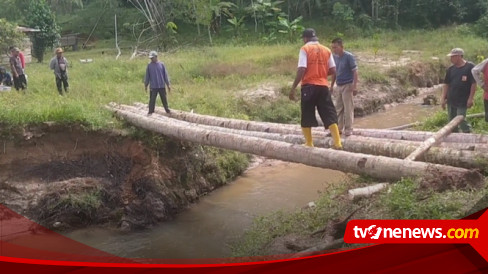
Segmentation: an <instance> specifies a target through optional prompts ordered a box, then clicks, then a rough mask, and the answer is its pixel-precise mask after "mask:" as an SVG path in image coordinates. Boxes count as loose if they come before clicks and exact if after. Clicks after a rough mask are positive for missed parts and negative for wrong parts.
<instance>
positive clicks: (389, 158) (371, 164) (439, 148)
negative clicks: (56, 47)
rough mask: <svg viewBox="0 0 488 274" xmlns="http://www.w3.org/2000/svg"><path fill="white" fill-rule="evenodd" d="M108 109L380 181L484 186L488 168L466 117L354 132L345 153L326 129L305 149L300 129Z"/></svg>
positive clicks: (184, 136)
mask: <svg viewBox="0 0 488 274" xmlns="http://www.w3.org/2000/svg"><path fill="white" fill-rule="evenodd" d="M107 108H108V109H109V110H111V111H112V112H114V114H115V115H116V116H117V117H120V118H123V119H124V120H125V121H127V122H128V123H130V124H133V125H135V126H137V127H139V128H143V129H145V130H149V131H152V132H156V133H160V134H163V135H165V136H168V137H172V138H176V139H179V140H183V141H187V142H194V143H199V144H202V145H209V146H214V147H218V148H223V149H230V150H236V151H240V152H244V153H251V154H255V155H260V156H264V157H269V158H274V159H278V160H283V161H288V162H296V163H302V164H305V165H310V166H314V167H322V168H328V169H334V170H339V171H343V172H350V173H355V174H360V175H367V176H371V177H374V178H377V179H380V180H399V179H401V178H420V179H422V180H423V181H424V182H427V183H442V184H443V185H446V184H448V185H452V186H457V187H466V186H471V187H481V186H482V185H483V184H484V180H485V179H484V176H483V175H482V174H481V173H480V170H484V171H486V170H487V169H488V135H483V134H460V133H451V131H452V129H453V128H454V127H455V126H457V124H459V123H460V122H461V121H462V119H463V117H462V116H459V117H456V118H455V119H454V120H453V121H451V122H450V123H449V124H448V125H447V126H446V127H444V128H442V129H441V130H440V131H438V132H436V133H433V132H420V131H398V130H378V129H355V130H354V134H353V135H352V136H349V137H347V138H344V139H343V146H344V150H342V151H341V150H334V149H331V146H332V140H331V138H329V137H326V132H325V130H324V129H323V128H322V129H318V128H317V129H314V131H313V134H314V136H315V138H314V139H315V143H314V144H315V147H306V146H303V145H302V144H303V143H304V140H303V137H302V134H301V129H300V126H299V125H292V124H277V123H267V122H255V121H244V120H237V119H229V118H222V117H214V116H208V115H201V114H195V113H190V112H184V111H178V110H172V111H171V114H166V113H165V112H164V110H163V109H161V108H156V111H155V113H154V114H153V115H151V116H148V115H147V105H146V104H142V103H136V104H134V105H132V106H130V105H121V104H116V103H110V104H109V105H107Z"/></svg>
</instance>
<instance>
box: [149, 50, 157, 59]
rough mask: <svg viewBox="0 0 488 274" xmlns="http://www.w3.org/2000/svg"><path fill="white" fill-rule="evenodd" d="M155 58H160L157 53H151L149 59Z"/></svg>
mask: <svg viewBox="0 0 488 274" xmlns="http://www.w3.org/2000/svg"><path fill="white" fill-rule="evenodd" d="M153 57H158V53H157V52H156V51H154V50H153V51H151V52H149V59H151V58H153Z"/></svg>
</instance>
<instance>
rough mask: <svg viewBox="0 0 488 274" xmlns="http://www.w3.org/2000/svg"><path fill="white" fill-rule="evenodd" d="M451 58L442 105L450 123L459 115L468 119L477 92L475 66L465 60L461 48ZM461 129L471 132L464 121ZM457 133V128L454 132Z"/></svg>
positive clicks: (452, 53)
mask: <svg viewBox="0 0 488 274" xmlns="http://www.w3.org/2000/svg"><path fill="white" fill-rule="evenodd" d="M447 56H449V57H450V58H451V63H452V66H450V67H449V68H448V69H447V72H446V77H445V79H444V88H443V90H442V96H441V104H442V109H444V110H445V109H446V104H447V114H448V116H449V121H451V120H452V119H454V117H456V116H458V115H463V116H464V117H465V118H466V112H467V110H468V108H470V107H472V106H473V103H474V94H475V92H476V82H475V80H474V77H473V74H472V73H471V70H472V69H473V68H474V64H473V63H471V62H467V61H466V60H464V51H463V49H461V48H454V49H452V50H451V52H450V53H449V54H448V55H447ZM459 128H460V129H461V131H462V132H464V133H470V132H471V126H470V125H469V124H468V122H466V120H463V121H462V122H461V124H459ZM453 132H457V128H456V129H455V130H453Z"/></svg>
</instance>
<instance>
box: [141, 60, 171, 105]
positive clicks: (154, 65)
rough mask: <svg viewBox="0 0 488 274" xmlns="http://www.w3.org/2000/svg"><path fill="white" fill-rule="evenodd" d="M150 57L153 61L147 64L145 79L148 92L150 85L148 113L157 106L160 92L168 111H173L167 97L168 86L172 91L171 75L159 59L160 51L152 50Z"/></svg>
mask: <svg viewBox="0 0 488 274" xmlns="http://www.w3.org/2000/svg"><path fill="white" fill-rule="evenodd" d="M149 59H151V62H150V63H149V64H148V65H147V69H146V78H145V80H144V89H145V90H146V92H147V86H150V95H149V112H148V113H147V115H151V114H152V113H153V112H154V108H155V107H156V98H157V96H158V93H159V97H161V102H162V103H163V107H164V110H165V111H166V113H171V111H170V110H169V107H168V99H167V98H166V88H165V87H166V86H167V87H168V92H171V84H170V83H169V76H168V72H167V70H166V67H165V66H164V64H163V63H161V62H160V61H158V53H157V52H155V51H151V52H150V53H149Z"/></svg>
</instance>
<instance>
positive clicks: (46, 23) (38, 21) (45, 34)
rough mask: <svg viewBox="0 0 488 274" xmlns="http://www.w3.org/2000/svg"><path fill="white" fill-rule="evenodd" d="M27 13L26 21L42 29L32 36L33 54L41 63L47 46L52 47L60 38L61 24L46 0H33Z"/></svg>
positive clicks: (31, 25)
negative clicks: (58, 23) (57, 22)
mask: <svg viewBox="0 0 488 274" xmlns="http://www.w3.org/2000/svg"><path fill="white" fill-rule="evenodd" d="M26 13H27V14H26V23H27V24H28V25H29V26H30V27H34V28H37V29H39V30H40V32H37V33H36V34H34V36H33V37H32V46H33V52H32V55H33V56H34V57H35V58H37V61H38V62H39V63H41V62H42V61H43V59H44V53H45V52H46V48H52V46H53V45H54V44H55V42H56V41H57V40H58V39H59V26H58V25H57V24H56V18H55V17H54V13H53V12H52V11H51V9H50V8H49V5H48V4H47V2H46V1H45V0H31V2H30V5H29V8H28V10H27V12H26Z"/></svg>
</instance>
